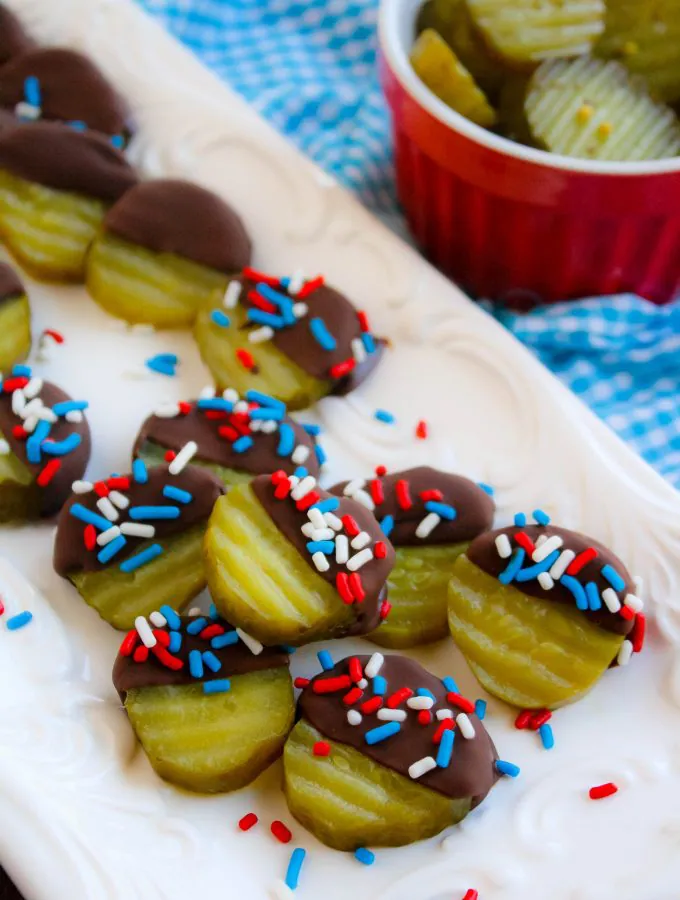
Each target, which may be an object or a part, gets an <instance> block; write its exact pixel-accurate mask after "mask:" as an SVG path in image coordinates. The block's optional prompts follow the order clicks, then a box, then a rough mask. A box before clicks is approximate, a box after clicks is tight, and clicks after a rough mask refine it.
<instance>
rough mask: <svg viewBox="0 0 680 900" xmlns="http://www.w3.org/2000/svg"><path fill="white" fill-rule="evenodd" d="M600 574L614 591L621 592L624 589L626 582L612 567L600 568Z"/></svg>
mask: <svg viewBox="0 0 680 900" xmlns="http://www.w3.org/2000/svg"><path fill="white" fill-rule="evenodd" d="M600 572H601V574H602V577H603V578H606V579H607V581H608V582H609V584H611V586H612V587H613V588H614V590H615V591H622V590H624V588H625V587H626V582H625V581H624V580H623V578H621V576H620V575H619V573H618V572H617V571H616V569H615V568H613V567H612V566H609V565H607V566H602V568H601V569H600Z"/></svg>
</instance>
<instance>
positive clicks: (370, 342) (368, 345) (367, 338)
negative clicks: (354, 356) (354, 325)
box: [361, 331, 375, 353]
mask: <svg viewBox="0 0 680 900" xmlns="http://www.w3.org/2000/svg"><path fill="white" fill-rule="evenodd" d="M361 340H362V341H363V344H364V348H365V350H366V353H375V340H374V339H373V335H372V334H369V333H368V331H362V333H361Z"/></svg>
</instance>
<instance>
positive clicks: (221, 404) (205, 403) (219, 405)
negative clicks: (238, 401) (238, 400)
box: [196, 397, 234, 412]
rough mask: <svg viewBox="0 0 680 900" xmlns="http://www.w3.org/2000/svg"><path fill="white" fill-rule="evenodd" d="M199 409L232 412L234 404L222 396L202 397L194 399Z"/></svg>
mask: <svg viewBox="0 0 680 900" xmlns="http://www.w3.org/2000/svg"><path fill="white" fill-rule="evenodd" d="M196 406H197V407H198V408H199V409H216V410H219V412H233V410H234V404H233V403H232V402H231V401H230V400H225V399H224V397H203V398H201V399H200V400H197V401H196Z"/></svg>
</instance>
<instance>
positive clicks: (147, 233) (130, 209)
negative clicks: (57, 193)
mask: <svg viewBox="0 0 680 900" xmlns="http://www.w3.org/2000/svg"><path fill="white" fill-rule="evenodd" d="M104 230H105V231H107V232H109V233H111V234H114V235H117V236H118V237H120V238H122V239H123V240H126V241H128V242H130V243H132V244H137V245H139V246H141V247H145V248H146V249H147V250H153V251H155V252H156V253H171V254H174V255H175V256H180V257H183V258H184V259H188V260H191V261H192V262H195V263H198V264H199V265H203V266H208V267H210V268H211V269H216V270H217V271H219V272H223V273H225V274H227V275H232V274H234V273H235V272H239V271H240V270H241V269H243V267H244V266H247V265H248V263H249V262H250V256H251V252H252V245H251V241H250V237H249V236H248V233H247V231H246V229H245V226H244V224H243V222H242V221H241V219H240V218H239V216H238V215H237V214H236V213H235V212H234V210H233V209H231V207H230V206H228V205H227V204H226V203H225V202H224V201H223V200H222V199H221V197H218V196H217V194H214V193H213V192H212V191H208V190H206V189H205V188H202V187H199V186H198V185H196V184H192V183H191V182H189V181H179V180H173V179H163V178H159V179H153V180H151V181H144V182H140V183H139V184H138V185H136V186H135V187H134V188H132V190H130V191H128V193H127V194H125V196H124V197H122V198H121V199H120V200H119V201H118V202H117V203H116V204H115V205H114V206H113V207H112V208H111V209H110V210H109V212H108V213H107V215H106V218H105V219H104Z"/></svg>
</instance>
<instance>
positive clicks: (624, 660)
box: [616, 641, 633, 666]
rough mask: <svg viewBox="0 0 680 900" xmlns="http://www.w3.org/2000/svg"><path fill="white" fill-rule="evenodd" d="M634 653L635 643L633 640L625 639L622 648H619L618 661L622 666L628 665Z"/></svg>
mask: <svg viewBox="0 0 680 900" xmlns="http://www.w3.org/2000/svg"><path fill="white" fill-rule="evenodd" d="M632 655H633V644H632V642H631V641H624V642H623V643H622V644H621V649H620V650H619V655H618V656H617V657H616V661H617V663H618V664H619V665H620V666H627V665H628V663H629V662H630V658H631V656H632Z"/></svg>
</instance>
